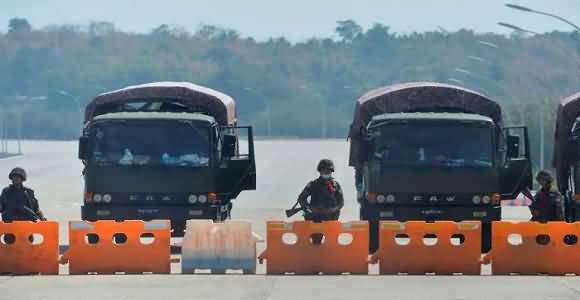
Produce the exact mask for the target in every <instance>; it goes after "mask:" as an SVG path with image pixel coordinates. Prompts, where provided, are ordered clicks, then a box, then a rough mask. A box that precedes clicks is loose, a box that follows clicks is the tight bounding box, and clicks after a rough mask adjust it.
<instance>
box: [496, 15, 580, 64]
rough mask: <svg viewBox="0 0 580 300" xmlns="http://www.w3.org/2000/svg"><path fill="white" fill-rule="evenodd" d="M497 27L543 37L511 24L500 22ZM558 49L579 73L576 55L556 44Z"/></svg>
mask: <svg viewBox="0 0 580 300" xmlns="http://www.w3.org/2000/svg"><path fill="white" fill-rule="evenodd" d="M497 25H499V26H502V27H505V28H509V29H511V30H513V31H518V32H522V33H527V34H531V35H534V36H542V35H541V34H540V33H538V32H535V31H532V30H528V29H524V28H521V27H519V26H516V25H513V24H510V23H506V22H498V23H497ZM555 45H556V47H558V49H560V51H562V53H564V54H565V55H566V56H568V57H569V58H570V59H571V60H572V61H574V65H576V67H577V68H578V71H579V72H580V62H579V61H578V59H577V58H576V57H575V56H574V54H572V52H571V51H570V49H568V48H566V47H564V46H562V45H561V44H559V43H555Z"/></svg>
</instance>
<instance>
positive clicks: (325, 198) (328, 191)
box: [298, 159, 344, 244]
mask: <svg viewBox="0 0 580 300" xmlns="http://www.w3.org/2000/svg"><path fill="white" fill-rule="evenodd" d="M316 170H318V172H319V173H320V177H318V178H317V179H314V180H312V181H310V182H309V183H308V184H307V185H306V187H305V188H304V190H302V193H300V195H299V196H298V203H299V204H300V206H301V207H303V208H304V209H305V211H306V213H305V214H304V219H305V220H307V221H314V222H322V221H330V220H338V218H339V217H340V209H342V207H343V206H344V198H343V194H342V189H341V187H340V184H339V183H338V182H337V181H336V180H335V179H334V178H333V177H332V173H333V172H334V163H333V162H332V161H331V160H330V159H323V160H321V161H320V162H319V163H318V166H317V168H316ZM308 197H310V201H308ZM321 241H322V234H313V235H312V242H313V243H314V244H320V242H321Z"/></svg>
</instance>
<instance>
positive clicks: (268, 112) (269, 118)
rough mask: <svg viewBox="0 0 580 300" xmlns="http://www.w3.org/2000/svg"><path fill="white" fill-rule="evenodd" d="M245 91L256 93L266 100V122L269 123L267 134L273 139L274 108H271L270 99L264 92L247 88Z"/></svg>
mask: <svg viewBox="0 0 580 300" xmlns="http://www.w3.org/2000/svg"><path fill="white" fill-rule="evenodd" d="M243 90H244V91H248V92H251V93H254V94H256V95H258V96H259V97H260V98H262V99H263V100H264V103H265V104H266V122H267V124H266V132H267V134H268V136H269V137H271V136H272V107H271V106H270V101H269V99H268V97H266V96H265V95H264V94H263V93H262V92H260V91H258V90H256V89H254V88H251V87H245V88H243Z"/></svg>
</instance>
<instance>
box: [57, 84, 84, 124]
mask: <svg viewBox="0 0 580 300" xmlns="http://www.w3.org/2000/svg"><path fill="white" fill-rule="evenodd" d="M57 93H59V94H61V95H63V96H67V97H70V98H71V99H72V100H73V102H74V103H75V105H76V107H77V113H78V115H79V132H82V130H83V110H82V107H81V103H80V102H79V101H78V99H77V98H76V97H75V96H73V95H71V94H70V93H69V92H67V91H63V90H60V91H57Z"/></svg>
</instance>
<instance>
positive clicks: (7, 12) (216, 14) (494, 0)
mask: <svg viewBox="0 0 580 300" xmlns="http://www.w3.org/2000/svg"><path fill="white" fill-rule="evenodd" d="M511 1H513V2H512V3H516V4H520V5H525V6H528V7H531V8H534V9H537V10H545V11H549V12H553V13H556V14H559V15H561V16H563V17H566V18H568V19H570V20H572V21H574V22H576V23H580V0H436V1H435V0H406V1H403V0H397V1H395V0H356V1H354V0H352V1H346V0H288V1H279V0H269V1H268V0H246V1H241V0H206V1H201V0H93V1H86V0H0V29H1V30H3V31H4V30H5V29H6V24H7V23H8V20H9V19H10V18H12V17H15V16H19V17H26V18H28V19H29V21H30V22H31V23H32V25H33V26H34V27H43V26H45V25H48V24H62V23H68V24H87V23H88V22H89V21H91V20H98V21H110V22H113V23H115V24H116V25H117V27H118V28H120V29H122V30H126V31H133V32H149V31H150V30H151V29H152V28H154V27H156V26H158V25H160V24H164V23H167V24H180V25H183V26H185V27H186V28H188V29H191V30H193V29H195V28H197V27H198V25H199V24H200V23H206V24H214V25H220V26H224V27H228V28H233V29H236V30H238V31H240V32H241V33H242V34H243V35H244V36H253V37H255V38H257V39H259V40H263V39H265V38H267V37H271V36H286V37H288V38H290V39H291V40H294V41H296V40H301V39H304V38H308V37H311V36H317V37H321V36H322V37H328V36H333V35H334V32H333V30H334V26H335V22H336V21H337V20H344V19H353V20H355V21H357V22H358V23H359V24H361V25H363V27H364V28H368V27H369V26H370V25H371V24H372V23H374V22H380V23H383V24H386V25H388V26H390V27H391V28H392V30H393V31H396V32H412V31H426V30H437V29H438V28H439V26H441V27H442V28H445V29H446V30H450V31H454V30H457V29H459V28H471V29H474V30H476V31H478V32H501V33H507V32H509V31H508V30H505V29H502V28H501V27H499V26H497V25H496V23H497V22H498V21H508V22H510V23H513V24H516V25H519V26H521V27H525V28H527V29H531V30H534V31H541V32H543V31H551V30H555V29H557V30H570V28H569V27H568V26H567V25H565V24H562V23H560V22H558V21H555V20H552V19H550V18H548V17H544V16H539V15H532V14H528V13H524V12H520V11H515V10H512V9H508V8H505V7H503V4H504V3H505V2H511Z"/></svg>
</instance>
